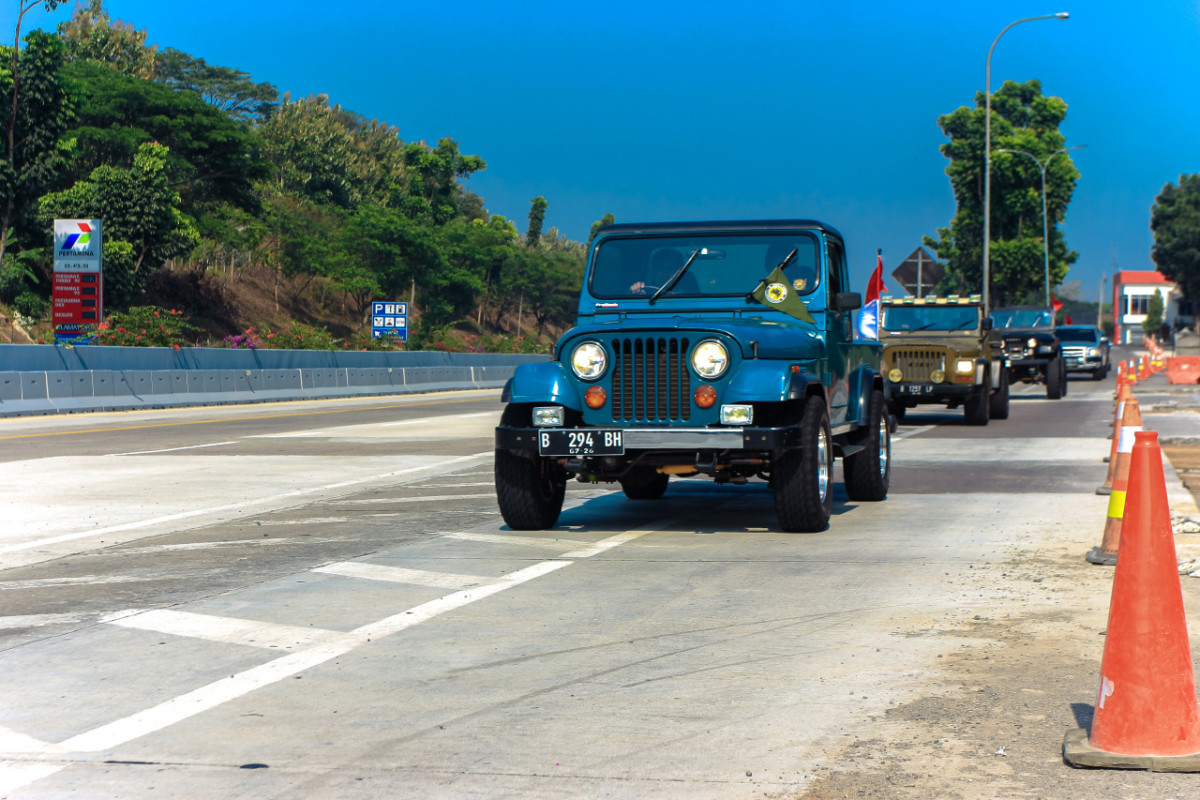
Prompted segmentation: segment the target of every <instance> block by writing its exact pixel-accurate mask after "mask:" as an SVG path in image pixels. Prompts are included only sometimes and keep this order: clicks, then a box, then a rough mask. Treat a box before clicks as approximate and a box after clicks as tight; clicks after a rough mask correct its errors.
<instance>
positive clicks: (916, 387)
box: [900, 383, 933, 394]
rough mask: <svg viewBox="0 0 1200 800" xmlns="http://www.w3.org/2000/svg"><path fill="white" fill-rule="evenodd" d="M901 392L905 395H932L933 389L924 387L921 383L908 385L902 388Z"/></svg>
mask: <svg viewBox="0 0 1200 800" xmlns="http://www.w3.org/2000/svg"><path fill="white" fill-rule="evenodd" d="M900 391H902V392H903V393H904V394H930V393H931V392H932V391H933V387H932V386H922V385H921V384H919V383H906V384H904V385H903V386H901V387H900Z"/></svg>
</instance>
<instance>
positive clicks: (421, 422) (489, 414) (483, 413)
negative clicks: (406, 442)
mask: <svg viewBox="0 0 1200 800" xmlns="http://www.w3.org/2000/svg"><path fill="white" fill-rule="evenodd" d="M473 417H495V418H496V419H499V418H500V414H499V413H498V412H496V411H480V412H478V413H475V414H452V415H448V416H445V417H426V418H425V419H405V420H400V421H399V422H384V423H382V424H380V426H379V427H381V428H391V427H395V426H396V425H425V424H428V423H436V422H443V421H445V420H447V419H453V420H455V421H457V420H460V419H471V418H473Z"/></svg>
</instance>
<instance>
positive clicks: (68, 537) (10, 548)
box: [0, 452, 492, 553]
mask: <svg viewBox="0 0 1200 800" xmlns="http://www.w3.org/2000/svg"><path fill="white" fill-rule="evenodd" d="M491 455H492V453H490V452H488V453H476V454H475V455H471V456H459V457H458V458H451V459H447V460H445V461H439V462H438V463H436V464H426V465H422V466H420V467H409V468H408V469H399V470H396V471H394V472H385V473H383V474H381V475H370V476H368V477H365V478H355V479H354V480H349V481H339V482H337V483H327V484H325V485H323V486H311V487H309V488H307V489H295V490H293V491H290V492H281V493H279V494H276V495H272V496H270V497H262V498H259V499H257V500H246V501H244V502H239V503H230V504H228V505H223V506H212V507H209V508H200V509H196V510H194V511H183V512H181V513H179V514H168V515H166V516H162V517H154V518H153V519H144V520H139V521H137V522H127V523H124V524H122V525H111V526H109V527H107V528H94V529H92V530H88V531H77V532H76V533H64V534H61V535H59V536H51V537H49V538H46V539H35V540H33V541H28V542H18V543H17V544H10V545H5V546H3V547H0V553H15V552H18V551H21V550H32V549H33V548H36V547H46V546H48V545H54V544H61V543H63V542H73V541H75V540H77V539H87V538H89V537H92V536H102V535H104V534H108V533H117V532H120V531H129V530H136V529H138V528H148V527H150V526H152V525H158V524H161V523H164V522H175V521H177V520H181V519H190V518H192V517H200V516H204V515H206V514H217V513H221V512H224V511H234V510H240V509H245V508H248V507H252V506H255V505H264V504H270V503H277V502H279V501H280V500H283V499H287V498H294V497H304V496H305V495H311V494H317V493H320V492H328V491H332V490H334V489H345V488H348V487H351V486H358V485H361V484H364V483H370V482H373V481H379V480H387V479H388V478H396V477H399V476H401V475H411V474H412V473H414V472H425V471H427V470H430V469H434V468H438V469H441V468H444V467H446V466H448V465H451V464H457V463H460V462H463V461H473V460H475V459H477V458H483V457H485V456H487V457H490V456H491Z"/></svg>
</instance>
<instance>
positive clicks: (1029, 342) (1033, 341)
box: [1025, 336, 1037, 347]
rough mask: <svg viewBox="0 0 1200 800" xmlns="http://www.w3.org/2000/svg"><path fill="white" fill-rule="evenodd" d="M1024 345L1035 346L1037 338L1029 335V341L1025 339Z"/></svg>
mask: <svg viewBox="0 0 1200 800" xmlns="http://www.w3.org/2000/svg"><path fill="white" fill-rule="evenodd" d="M1025 346H1026V347H1037V339H1034V338H1033V337H1032V336H1031V337H1029V341H1027V342H1026V343H1025Z"/></svg>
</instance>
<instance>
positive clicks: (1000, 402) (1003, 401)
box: [988, 367, 1008, 419]
mask: <svg viewBox="0 0 1200 800" xmlns="http://www.w3.org/2000/svg"><path fill="white" fill-rule="evenodd" d="M988 415H989V416H990V417H991V418H992V419H1008V370H1007V369H1005V368H1004V367H1001V368H1000V388H999V389H997V390H996V391H994V392H992V396H991V398H989V399H988Z"/></svg>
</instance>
